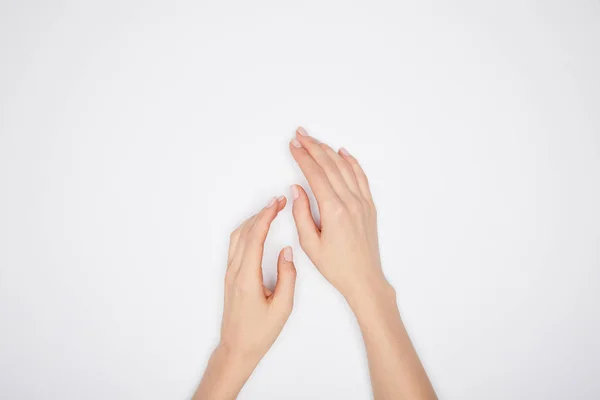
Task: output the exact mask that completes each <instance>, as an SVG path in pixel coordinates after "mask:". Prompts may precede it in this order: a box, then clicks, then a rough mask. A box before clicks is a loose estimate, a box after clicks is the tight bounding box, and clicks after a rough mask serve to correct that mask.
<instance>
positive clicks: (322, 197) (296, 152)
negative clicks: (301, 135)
mask: <svg viewBox="0 0 600 400" xmlns="http://www.w3.org/2000/svg"><path fill="white" fill-rule="evenodd" d="M290 151H291V153H292V157H294V160H296V162H297V163H298V166H299V167H300V169H301V170H302V173H303V174H304V176H305V177H306V180H307V181H308V184H309V185H310V188H311V189H312V191H313V193H314V194H315V198H316V199H317V203H318V204H319V208H320V209H322V208H323V204H325V203H327V202H331V201H332V200H337V199H338V196H337V194H336V193H335V191H334V190H333V187H332V186H331V183H330V182H329V179H327V175H325V171H323V169H322V168H321V167H320V166H319V164H317V162H316V161H315V159H314V158H312V157H311V156H310V154H309V153H308V151H307V150H306V149H305V148H304V147H302V144H301V143H300V142H299V141H298V139H292V141H291V142H290Z"/></svg>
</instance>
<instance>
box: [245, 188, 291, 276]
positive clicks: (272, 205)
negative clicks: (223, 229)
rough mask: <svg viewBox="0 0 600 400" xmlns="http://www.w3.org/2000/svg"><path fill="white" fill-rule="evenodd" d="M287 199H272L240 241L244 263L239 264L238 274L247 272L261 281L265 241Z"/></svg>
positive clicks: (281, 197)
mask: <svg viewBox="0 0 600 400" xmlns="http://www.w3.org/2000/svg"><path fill="white" fill-rule="evenodd" d="M286 202H287V199H286V198H285V196H280V197H279V198H275V197H274V198H273V199H271V201H269V203H268V204H267V205H266V206H265V208H263V209H262V210H261V211H260V212H259V213H258V215H257V216H256V218H255V219H254V224H253V225H252V227H251V228H250V229H248V231H247V232H246V234H245V236H244V237H243V238H242V239H241V240H243V242H244V249H243V258H244V260H243V261H244V262H243V263H241V264H242V265H241V267H240V273H241V272H242V271H243V270H247V271H248V272H249V273H251V274H252V275H255V276H257V277H259V278H260V279H261V281H262V268H261V264H262V257H263V251H264V245H265V240H266V239H267V234H268V233H269V228H270V227H271V223H272V222H273V220H274V219H275V217H276V216H277V214H278V213H279V211H281V210H282V209H283V207H285V204H286Z"/></svg>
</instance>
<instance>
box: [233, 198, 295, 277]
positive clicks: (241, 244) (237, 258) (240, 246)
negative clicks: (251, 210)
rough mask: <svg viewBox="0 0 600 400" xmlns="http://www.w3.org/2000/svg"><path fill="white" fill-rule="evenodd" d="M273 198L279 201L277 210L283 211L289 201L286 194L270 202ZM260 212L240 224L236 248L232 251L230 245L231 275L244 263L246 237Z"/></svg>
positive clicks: (235, 273)
mask: <svg viewBox="0 0 600 400" xmlns="http://www.w3.org/2000/svg"><path fill="white" fill-rule="evenodd" d="M273 200H275V202H276V203H277V207H276V208H277V212H279V211H281V210H282V209H283V208H284V207H285V204H286V203H287V200H286V198H285V196H280V197H279V198H277V199H275V198H273V199H271V200H270V202H269V204H270V203H271V202H272V201H273ZM263 211H264V209H263ZM259 214H260V213H257V214H254V215H253V216H252V217H250V218H248V219H247V220H246V221H245V222H244V223H243V224H242V226H240V228H238V229H237V231H238V232H237V234H236V236H237V238H236V246H235V249H233V251H232V250H231V247H230V253H232V254H231V261H230V262H229V269H231V273H230V275H237V273H238V272H239V269H240V266H241V264H242V259H243V256H244V249H245V247H246V238H247V236H248V232H249V231H250V230H251V229H252V227H253V226H254V224H255V222H256V219H257V218H258V216H259ZM232 239H233V238H232Z"/></svg>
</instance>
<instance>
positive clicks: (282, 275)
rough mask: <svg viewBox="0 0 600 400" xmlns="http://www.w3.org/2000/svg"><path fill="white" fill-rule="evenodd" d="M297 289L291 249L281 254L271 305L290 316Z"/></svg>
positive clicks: (282, 251) (287, 248)
mask: <svg viewBox="0 0 600 400" xmlns="http://www.w3.org/2000/svg"><path fill="white" fill-rule="evenodd" d="M295 288H296V267H295V266H294V257H293V252H292V248H291V247H289V246H288V247H285V248H284V249H283V250H281V252H279V258H278V260H277V283H276V284H275V291H274V292H273V301H272V303H271V305H272V307H274V308H275V309H276V310H277V311H278V312H281V313H282V314H284V315H286V316H287V315H289V314H290V313H291V312H292V308H293V307H294V291H295Z"/></svg>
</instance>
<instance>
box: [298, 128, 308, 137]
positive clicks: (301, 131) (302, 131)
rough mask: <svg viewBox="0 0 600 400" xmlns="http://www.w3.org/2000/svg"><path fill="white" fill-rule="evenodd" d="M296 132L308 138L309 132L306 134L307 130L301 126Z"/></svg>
mask: <svg viewBox="0 0 600 400" xmlns="http://www.w3.org/2000/svg"><path fill="white" fill-rule="evenodd" d="M296 132H298V133H299V134H300V135H302V136H308V132H306V129H304V128H303V127H301V126H299V127H298V129H296Z"/></svg>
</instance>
